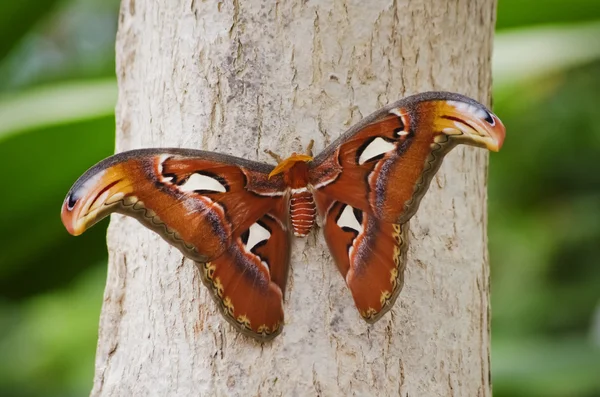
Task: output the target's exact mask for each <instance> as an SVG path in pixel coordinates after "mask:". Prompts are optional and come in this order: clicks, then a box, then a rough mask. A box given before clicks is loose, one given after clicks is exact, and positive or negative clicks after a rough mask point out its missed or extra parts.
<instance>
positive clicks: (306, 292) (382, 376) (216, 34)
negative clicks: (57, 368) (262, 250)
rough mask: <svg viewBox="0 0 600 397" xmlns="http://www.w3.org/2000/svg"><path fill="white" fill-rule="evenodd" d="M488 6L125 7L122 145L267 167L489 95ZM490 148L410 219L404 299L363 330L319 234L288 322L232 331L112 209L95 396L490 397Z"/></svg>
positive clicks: (453, 169) (460, 160) (453, 174)
mask: <svg viewBox="0 0 600 397" xmlns="http://www.w3.org/2000/svg"><path fill="white" fill-rule="evenodd" d="M495 6H496V4H495V1H494V0H449V1H439V0H411V1H400V0H389V1H376V2H375V1H373V2H367V1H357V0H346V1H343V0H311V1H289V2H278V1H275V2H274V1H270V0H245V1H242V0H233V2H231V1H200V0H185V1H184V0H169V1H158V0H145V1H137V2H136V1H135V0H123V3H122V7H121V16H120V24H119V33H118V37H117V73H118V77H119V103H118V106H117V138H118V139H117V150H118V151H121V150H126V149H133V148H140V147H161V146H163V147H164V146H171V147H173V146H175V147H188V148H198V149H200V148H201V149H207V150H215V151H220V152H224V153H229V154H234V155H238V156H242V157H245V158H248V159H252V160H261V161H267V162H268V161H272V160H271V159H270V158H269V157H268V156H267V155H265V154H264V153H263V149H265V148H269V149H271V150H273V151H275V152H278V153H281V154H283V155H287V154H289V153H291V152H292V151H294V150H296V151H298V150H301V149H302V147H303V146H305V145H306V144H307V143H308V142H309V140H310V139H311V138H312V139H315V141H316V144H315V149H316V150H317V151H318V150H320V149H322V148H323V147H324V146H326V145H327V144H328V143H330V142H331V141H333V140H334V139H335V138H336V137H337V136H338V135H339V134H340V133H342V132H343V131H344V130H345V129H347V128H348V127H349V126H350V125H352V124H353V123H355V122H357V121H358V120H360V119H361V118H362V117H363V116H366V115H368V114H369V113H371V112H372V111H374V110H376V109H377V108H379V107H381V106H383V105H385V104H387V103H389V102H392V101H395V100H397V99H399V98H401V97H403V96H405V95H408V94H413V93H416V92H418V91H425V90H431V89H435V90H450V91H457V92H460V93H463V94H466V95H469V96H472V97H474V98H476V99H479V100H480V101H482V102H484V103H485V102H488V100H489V96H490V82H491V78H490V55H491V44H492V35H493V26H494V19H495ZM486 172H487V153H486V152H485V151H483V150H480V149H475V148H466V147H459V148H457V149H455V150H454V151H453V152H452V153H451V154H450V155H448V156H447V158H446V160H445V163H444V165H443V166H442V168H441V170H440V172H439V173H438V175H437V176H436V177H435V178H434V181H433V182H432V186H431V188H430V191H429V193H428V194H427V195H426V197H425V198H424V200H423V203H422V205H421V209H420V211H419V213H418V214H417V216H416V217H415V218H414V219H413V221H412V222H411V233H410V238H411V241H412V243H411V248H410V250H409V257H408V260H409V262H408V268H407V271H406V278H405V281H406V282H405V287H404V290H403V292H402V293H401V295H400V298H399V299H398V301H397V302H396V305H395V307H394V309H393V310H392V311H391V313H388V314H387V315H386V316H384V317H383V318H382V319H381V320H380V321H379V322H378V323H376V324H375V325H372V326H370V325H368V324H366V323H365V322H364V321H363V320H362V319H361V318H360V317H359V315H358V313H357V311H356V309H355V308H354V306H353V302H352V298H351V295H350V293H349V291H348V290H347V288H346V286H345V284H344V281H343V279H342V277H341V276H340V275H339V274H338V272H337V269H336V267H335V266H334V264H333V263H332V262H331V260H330V257H329V254H328V251H327V249H326V246H325V244H324V241H323V237H322V235H321V234H320V232H319V231H316V232H313V234H311V235H310V236H309V237H308V238H307V239H296V240H295V241H294V250H293V255H292V270H291V272H290V279H289V283H288V290H287V294H286V307H285V310H286V325H285V328H284V331H283V333H282V334H281V335H280V336H279V337H277V338H276V339H275V340H274V341H273V342H272V343H266V344H260V343H257V342H255V341H253V340H251V339H249V338H247V337H244V336H242V335H240V334H239V333H237V332H236V331H235V330H233V328H232V327H231V326H230V325H229V324H228V323H227V322H226V321H225V320H224V319H223V318H222V317H221V315H220V314H219V313H218V311H217V309H216V306H215V304H214V303H213V302H212V300H211V298H210V296H209V295H208V291H207V290H206V288H204V286H203V285H201V282H200V276H199V273H198V270H197V268H196V267H195V266H194V264H193V263H192V262H191V261H189V260H186V259H183V258H182V256H181V254H180V253H179V252H178V251H177V250H176V249H174V248H171V247H170V246H169V245H167V243H165V242H164V241H162V240H161V239H160V238H159V237H158V236H157V235H155V234H153V233H152V232H150V231H148V230H146V229H144V228H143V227H142V226H141V225H139V224H138V223H137V222H136V221H134V220H132V219H129V218H124V217H121V216H113V219H112V222H111V226H110V230H109V236H108V237H109V238H108V242H109V248H110V263H109V274H108V280H107V286H106V292H105V297H104V307H103V310H102V316H101V321H100V340H99V343H98V351H97V359H96V376H95V381H94V389H93V391H92V395H103V396H124V395H135V396H138V395H140V396H142V395H143V396H146V395H156V396H187V395H203V396H225V395H226V396H238V395H240V396H241V395H244V396H259V395H265V396H266V395H269V396H312V395H320V396H342V395H344V396H346V395H356V396H368V395H382V396H384V395H401V396H453V395H455V396H489V395H490V394H491V391H490V380H489V370H490V367H489V312H488V310H489V299H488V298H489V283H488V275H489V273H488V264H487V248H486V244H487V241H486V205H485V203H486Z"/></svg>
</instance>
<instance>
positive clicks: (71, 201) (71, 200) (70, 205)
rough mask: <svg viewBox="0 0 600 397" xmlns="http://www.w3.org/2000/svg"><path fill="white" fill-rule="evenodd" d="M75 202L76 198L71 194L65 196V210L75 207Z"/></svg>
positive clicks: (71, 209)
mask: <svg viewBox="0 0 600 397" xmlns="http://www.w3.org/2000/svg"><path fill="white" fill-rule="evenodd" d="M75 204H77V199H76V198H75V197H73V195H72V194H71V195H69V197H67V210H69V211H73V208H75Z"/></svg>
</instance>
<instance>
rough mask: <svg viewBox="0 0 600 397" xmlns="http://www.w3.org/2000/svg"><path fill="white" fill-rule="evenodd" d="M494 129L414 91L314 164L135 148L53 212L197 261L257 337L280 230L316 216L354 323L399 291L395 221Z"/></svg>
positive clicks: (274, 275)
mask: <svg viewBox="0 0 600 397" xmlns="http://www.w3.org/2000/svg"><path fill="white" fill-rule="evenodd" d="M504 136H505V129H504V126H503V125H502V122H501V121H500V120H499V119H498V118H497V117H496V116H495V115H494V114H493V113H491V112H490V111H489V110H488V109H486V107H485V106H483V105H482V104H480V103H478V102H476V101H475V100H473V99H470V98H467V97H465V96H463V95H459V94H455V93H448V92H426V93H421V94H417V95H414V96H410V97H407V98H404V99H402V100H400V101H398V102H395V103H393V104H391V105H388V106H386V107H384V108H383V109H380V110H379V111H377V112H375V113H373V114H371V115H370V116H368V117H366V118H365V119H363V120H362V121H360V122H359V123H358V124H356V125H354V126H353V127H352V128H350V129H349V130H348V131H347V132H346V133H344V134H343V135H341V136H340V137H339V138H338V139H337V140H336V141H335V142H333V143H332V144H330V145H329V146H328V147H327V148H325V150H323V151H322V152H321V153H320V154H318V155H317V156H316V157H312V155H311V154H310V153H308V154H296V153H294V154H292V156H290V157H289V158H286V159H283V160H281V159H280V161H279V163H278V164H277V166H273V165H269V164H265V163H260V162H255V161H250V160H246V159H242V158H237V157H232V156H228V155H225V154H218V153H212V152H206V151H201V150H191V149H139V150H131V151H127V152H123V153H119V154H116V155H114V156H111V157H109V158H107V159H105V160H103V161H101V162H100V163H98V164H96V165H95V166H94V167H92V168H91V169H89V170H88V171H87V172H86V173H85V174H83V175H82V176H81V177H80V178H79V179H78V180H77V182H75V184H74V185H73V187H72V188H71V190H70V191H69V193H68V194H67V197H66V198H65V200H64V203H63V206H62V221H63V223H64V225H65V227H66V228H67V230H68V231H69V232H70V233H71V234H73V235H79V234H81V233H83V232H84V231H85V230H86V229H87V228H89V227H90V226H92V225H93V224H94V223H96V222H98V221H99V220H100V219H102V218H104V217H105V216H106V215H108V214H109V213H111V212H119V213H122V214H125V215H129V216H132V217H134V218H136V219H138V220H139V221H140V222H141V223H142V224H144V225H145V226H147V227H148V228H150V229H152V230H153V231H155V232H157V233H158V234H159V235H160V236H162V237H163V238H164V239H165V240H166V241H167V242H168V243H170V244H172V245H173V246H175V247H176V248H178V249H179V250H180V251H181V252H182V253H183V255H185V256H186V257H188V258H189V259H192V260H193V261H196V262H197V263H198V264H199V267H200V270H201V276H202V280H203V282H204V284H205V285H206V286H207V287H208V289H209V290H210V292H211V294H212V296H213V298H214V300H215V302H216V304H217V306H218V307H219V308H220V310H221V312H222V313H223V315H224V317H225V318H226V319H227V321H229V322H230V323H231V324H233V326H234V327H236V328H237V329H238V330H240V331H241V332H243V333H244V334H247V335H250V336H252V337H254V338H257V339H259V340H268V339H272V338H273V337H275V336H276V335H278V334H279V333H280V332H281V330H282V327H283V321H284V311H283V304H284V302H283V301H284V299H283V298H284V295H285V286H286V280H287V274H288V268H289V262H290V245H291V238H292V234H294V235H296V236H299V237H304V236H306V235H307V234H308V233H309V232H310V230H311V229H312V227H313V225H314V223H315V217H316V215H317V213H318V215H319V217H320V218H321V220H322V225H323V227H322V229H323V233H324V236H325V240H326V242H327V245H328V247H329V249H330V251H331V255H332V257H333V259H334V261H335V263H336V265H337V267H338V269H339V271H340V273H341V274H342V276H343V277H344V279H345V281H346V284H347V285H348V287H349V289H350V292H351V293H352V297H353V298H354V303H355V305H356V307H357V309H358V311H359V313H360V315H361V316H362V318H363V319H365V320H366V321H367V322H370V323H372V322H375V321H377V320H378V319H379V318H381V316H383V315H384V314H385V313H386V312H387V311H389V310H390V308H391V307H392V306H393V304H394V301H395V300H396V298H397V297H398V294H399V292H400V290H401V289H402V285H403V274H404V269H405V266H406V252H407V248H408V240H407V231H408V222H409V220H410V218H411V217H412V216H413V215H414V214H415V212H416V211H417V209H418V207H419V203H420V201H421V199H422V198H423V195H424V194H425V192H426V190H427V188H428V186H429V183H430V181H431V179H432V177H433V175H434V174H435V173H436V171H437V170H438V169H439V167H440V165H441V163H442V159H443V157H444V155H445V154H446V153H448V152H449V151H450V150H451V149H452V148H453V147H454V146H456V145H457V144H460V143H464V144H467V145H472V146H478V147H482V148H487V149H489V150H492V151H498V150H499V149H500V147H501V146H502V143H503V141H504Z"/></svg>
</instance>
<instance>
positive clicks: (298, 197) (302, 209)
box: [290, 190, 316, 237]
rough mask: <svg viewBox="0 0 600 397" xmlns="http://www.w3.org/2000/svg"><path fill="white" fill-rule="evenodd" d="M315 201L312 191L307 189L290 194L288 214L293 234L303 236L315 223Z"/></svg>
mask: <svg viewBox="0 0 600 397" xmlns="http://www.w3.org/2000/svg"><path fill="white" fill-rule="evenodd" d="M315 213H316V208H315V202H314V201H313V196H312V193H310V192H309V191H307V190H304V191H302V192H296V193H293V194H292V199H291V200H290V216H291V218H292V226H293V228H294V235H295V236H298V237H305V236H306V235H307V234H308V233H309V232H310V229H311V228H312V227H313V225H314V223H315Z"/></svg>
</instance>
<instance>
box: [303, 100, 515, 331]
mask: <svg viewBox="0 0 600 397" xmlns="http://www.w3.org/2000/svg"><path fill="white" fill-rule="evenodd" d="M504 134H505V131H504V126H503V125H502V123H501V122H500V120H499V119H498V118H497V117H496V116H495V115H493V114H492V113H491V112H490V111H489V110H487V109H486V108H485V107H484V106H483V105H481V104H480V103H478V102H476V101H474V100H472V99H470V98H467V97H464V96H462V95H459V94H452V93H447V92H429V93H424V94H419V95H415V96H412V97H408V98H405V99H403V100H401V101H399V102H396V103H394V104H392V105H390V106H387V107H386V108H384V109H381V110H380V111H378V112H376V113H374V114H372V115H371V116H369V117H367V118H366V119H364V120H363V121H361V122H360V123H359V124H357V125H356V126H354V127H352V128H351V129H350V130H349V131H348V132H346V133H345V134H344V135H342V136H341V137H340V138H339V139H338V140H337V141H335V142H334V143H333V144H331V145H330V146H329V147H328V148H327V149H325V150H324V151H323V152H322V153H321V154H319V155H318V156H317V157H316V158H315V159H314V160H313V161H312V162H311V163H310V173H309V180H310V184H311V185H312V187H313V193H314V197H315V203H316V205H317V209H318V210H319V213H320V214H321V216H322V217H323V218H324V222H325V227H324V233H325V238H326V240H327V242H328V245H329V247H330V249H331V251H332V252H333V253H334V259H335V261H336V263H337V265H338V267H339V268H340V271H341V272H342V274H343V275H344V277H345V278H346V282H347V283H348V286H349V287H350V289H351V291H352V294H353V296H354V300H355V303H356V305H357V307H358V308H359V311H360V312H361V314H362V315H363V317H365V318H366V319H367V320H376V319H378V318H379V317H380V316H381V315H382V314H383V313H385V312H386V311H387V310H389V308H390V307H391V303H392V302H393V301H394V299H395V297H396V295H397V293H398V292H399V291H400V288H401V286H402V280H403V271H404V268H405V263H404V261H405V259H404V258H405V255H404V252H406V249H407V242H406V238H405V236H406V233H407V229H408V224H407V223H408V221H409V219H410V218H411V217H412V216H413V215H414V214H415V212H416V211H417V209H418V207H419V203H420V201H421V199H422V197H423V196H424V195H425V192H426V191H427V188H428V187H429V183H430V181H431V179H432V178H433V175H434V174H435V173H436V172H437V170H438V169H439V167H440V165H441V163H442V159H443V157H444V155H445V154H446V153H448V152H449V151H450V150H451V149H452V148H453V147H454V146H456V144H459V143H465V144H469V145H473V146H479V147H485V148H488V149H490V150H494V151H497V150H499V148H500V146H501V145H502V142H503V140H504ZM340 208H341V209H342V210H344V208H351V209H352V211H350V212H347V213H346V215H347V216H345V217H342V218H343V219H346V220H347V221H348V222H351V223H352V224H354V225H355V226H356V225H357V224H360V225H362V226H361V227H360V228H359V227H357V228H356V229H353V231H351V230H346V229H344V227H342V226H340V224H339V223H337V220H336V219H338V218H336V217H339V216H340V214H341V212H340V211H339V209H340ZM350 214H354V215H353V216H350ZM359 215H360V217H359ZM359 218H360V219H359ZM344 224H345V223H344ZM398 236H400V237H401V238H400V239H399V238H398ZM402 236H404V237H402ZM392 271H393V272H394V274H396V273H397V275H398V276H397V279H396V281H391V280H390V279H389V277H390V272H392ZM388 295H389V296H390V298H385V299H384V297H386V296H388ZM377 302H381V304H378V303H377Z"/></svg>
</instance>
